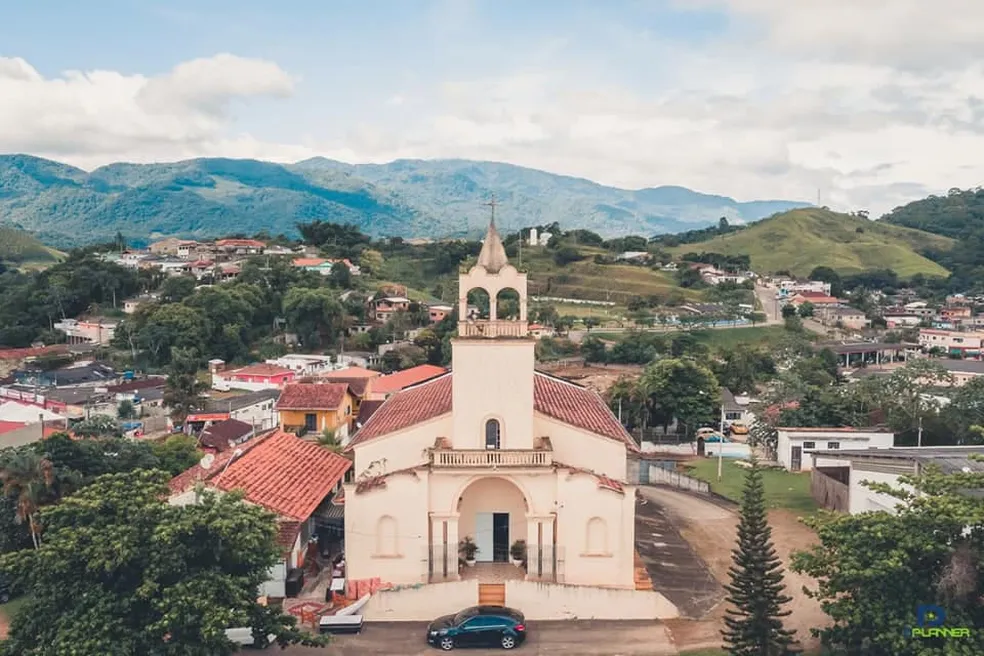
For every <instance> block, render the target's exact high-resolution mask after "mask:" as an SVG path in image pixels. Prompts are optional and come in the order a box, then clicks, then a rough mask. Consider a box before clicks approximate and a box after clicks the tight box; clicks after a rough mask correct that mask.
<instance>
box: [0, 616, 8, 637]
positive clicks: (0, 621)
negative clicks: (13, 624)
mask: <svg viewBox="0 0 984 656" xmlns="http://www.w3.org/2000/svg"><path fill="white" fill-rule="evenodd" d="M8 635H10V622H9V621H8V620H7V616H6V615H4V614H3V611H2V610H0V640H6V639H7V636H8Z"/></svg>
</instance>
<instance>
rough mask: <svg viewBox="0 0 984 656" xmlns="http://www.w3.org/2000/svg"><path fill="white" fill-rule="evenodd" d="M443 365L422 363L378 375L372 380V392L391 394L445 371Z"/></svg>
mask: <svg viewBox="0 0 984 656" xmlns="http://www.w3.org/2000/svg"><path fill="white" fill-rule="evenodd" d="M447 371H448V370H447V369H445V368H444V367H438V366H436V365H433V364H422V365H419V366H416V367H411V368H409V369H404V370H403V371H397V372H396V373H392V374H389V375H386V376H380V377H379V378H377V379H376V380H374V381H372V391H373V393H374V394H392V393H393V392H399V391H400V390H401V389H404V388H406V387H410V386H411V385H416V384H417V383H422V382H424V381H425V380H430V379H431V378H434V377H435V376H440V375H441V374H445V373H447Z"/></svg>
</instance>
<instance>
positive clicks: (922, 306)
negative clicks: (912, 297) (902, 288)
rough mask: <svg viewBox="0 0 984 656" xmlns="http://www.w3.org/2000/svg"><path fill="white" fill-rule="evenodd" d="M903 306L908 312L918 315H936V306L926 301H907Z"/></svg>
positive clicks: (929, 316) (930, 316)
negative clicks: (930, 305) (933, 306)
mask: <svg viewBox="0 0 984 656" xmlns="http://www.w3.org/2000/svg"><path fill="white" fill-rule="evenodd" d="M903 307H904V308H905V310H906V312H909V313H910V314H914V315H916V316H917V317H928V318H932V317H935V316H936V308H931V307H929V304H928V303H926V301H912V302H911V303H906V304H905V305H904V306H903Z"/></svg>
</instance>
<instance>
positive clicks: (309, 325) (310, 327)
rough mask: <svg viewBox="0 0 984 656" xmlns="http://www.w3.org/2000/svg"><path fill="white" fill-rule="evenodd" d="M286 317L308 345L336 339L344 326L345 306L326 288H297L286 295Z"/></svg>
mask: <svg viewBox="0 0 984 656" xmlns="http://www.w3.org/2000/svg"><path fill="white" fill-rule="evenodd" d="M283 306H284V316H285V317H286V318H287V323H288V324H289V325H290V326H291V328H293V330H294V332H296V333H297V334H298V336H299V338H300V340H301V343H302V344H304V345H305V346H307V347H308V348H312V347H318V346H321V344H322V342H323V341H324V339H325V338H327V339H328V341H329V342H334V341H335V338H336V337H337V336H338V333H339V331H340V330H341V328H342V315H343V311H342V305H341V303H339V302H338V299H337V298H336V297H335V294H334V293H333V292H332V291H331V290H330V289H326V288H320V289H311V288H307V287H293V288H291V289H290V290H289V291H288V292H287V294H286V295H285V296H284V304H283Z"/></svg>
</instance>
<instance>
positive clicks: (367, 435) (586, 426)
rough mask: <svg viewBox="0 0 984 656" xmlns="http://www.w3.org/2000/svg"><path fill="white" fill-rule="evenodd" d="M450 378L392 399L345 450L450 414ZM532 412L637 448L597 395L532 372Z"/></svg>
mask: <svg viewBox="0 0 984 656" xmlns="http://www.w3.org/2000/svg"><path fill="white" fill-rule="evenodd" d="M451 376H452V374H450V373H448V374H445V375H444V376H440V377H438V378H434V379H432V380H429V381H427V382H424V383H421V384H420V385H415V386H412V387H410V388H407V389H405V390H403V391H402V392H399V393H397V394H395V395H393V396H391V397H390V398H389V399H387V401H386V402H385V403H384V404H383V405H382V407H380V408H379V409H378V410H377V411H376V412H375V413H374V414H373V415H372V416H371V417H370V418H369V421H367V422H366V423H365V425H364V426H363V427H362V428H361V429H360V430H359V431H358V432H357V433H356V434H355V436H354V438H353V439H352V441H351V443H350V444H349V448H352V447H353V446H355V445H357V444H359V443H361V442H366V441H368V440H371V439H374V438H376V437H379V436H381V435H388V434H390V433H395V432H397V431H400V430H403V429H405V428H409V427H411V426H413V425H415V424H419V423H422V422H424V421H428V420H430V419H434V418H436V417H439V416H441V415H444V414H448V413H449V412H451ZM533 408H534V410H535V411H536V412H539V413H540V414H543V415H546V416H548V417H551V418H553V419H556V420H557V421H560V422H563V423H565V424H569V425H571V426H575V427H577V428H580V429H582V430H585V431H588V432H590V433H594V434H595V435H601V436H603V437H608V438H611V439H613V440H618V441H620V442H623V443H625V445H626V446H627V447H628V448H629V450H631V451H633V452H636V451H638V450H639V447H638V446H637V445H636V443H635V440H633V439H632V436H630V435H629V434H628V432H626V430H625V428H624V427H623V426H622V424H620V423H619V421H618V419H617V418H616V417H615V415H614V414H612V411H611V410H610V409H609V407H608V406H607V405H606V404H605V402H604V401H603V400H602V398H601V397H600V396H598V394H596V393H595V392H593V391H592V390H589V389H587V388H584V387H581V386H580V385H575V384H574V383H571V382H569V381H566V380H563V379H561V378H555V377H553V376H549V375H547V374H544V373H541V372H539V371H538V372H536V373H535V374H534V378H533Z"/></svg>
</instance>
